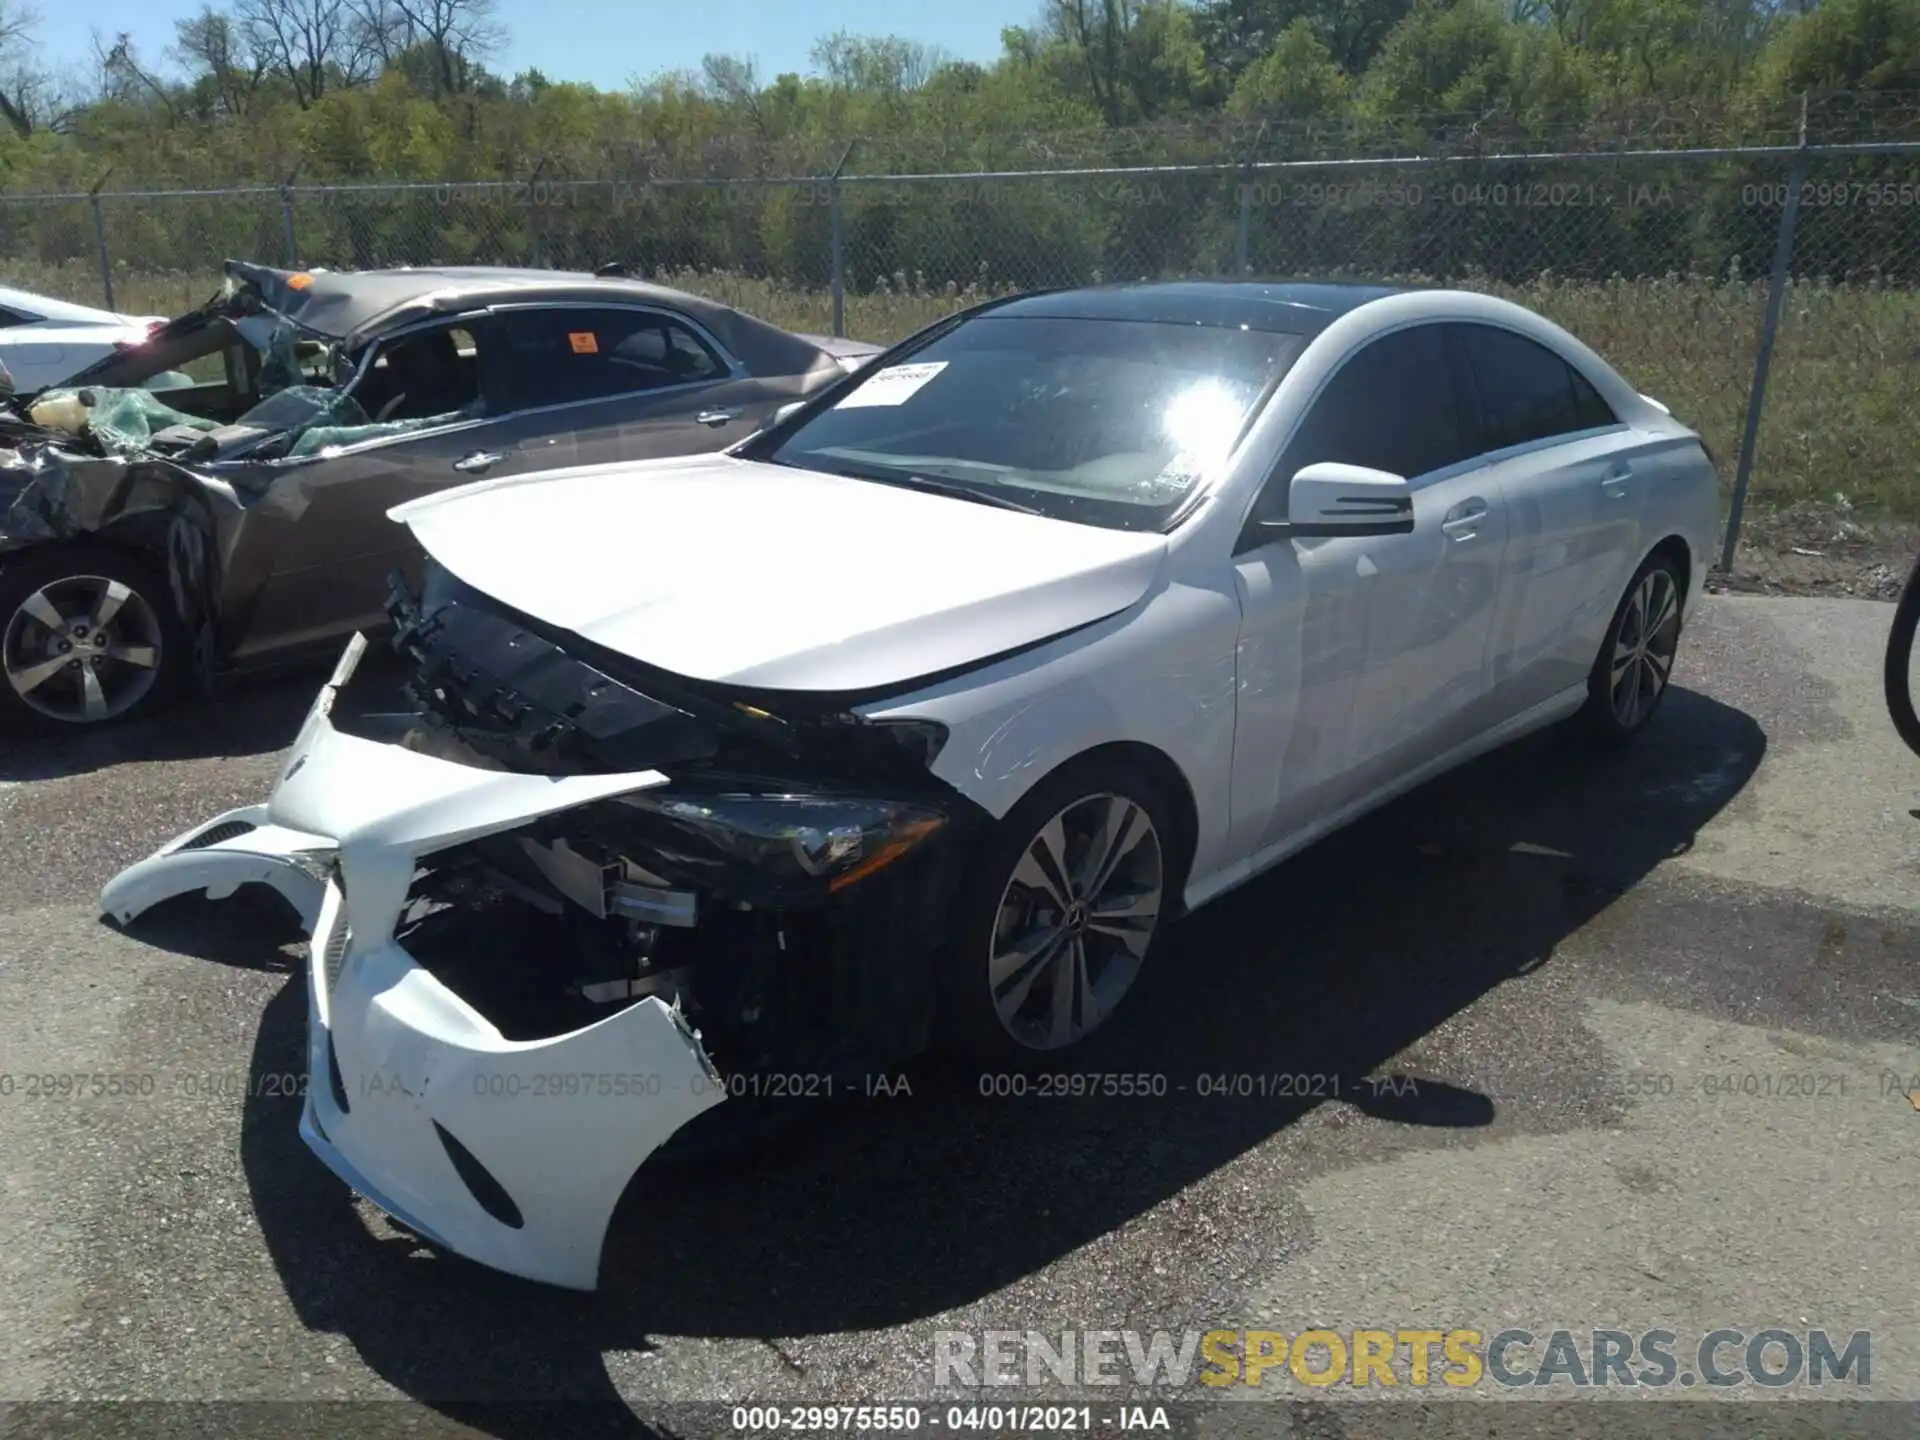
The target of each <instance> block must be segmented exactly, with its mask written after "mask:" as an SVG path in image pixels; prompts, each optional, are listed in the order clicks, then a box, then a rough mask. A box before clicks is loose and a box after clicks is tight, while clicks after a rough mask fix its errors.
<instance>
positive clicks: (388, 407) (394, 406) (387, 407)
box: [373, 390, 407, 425]
mask: <svg viewBox="0 0 1920 1440" xmlns="http://www.w3.org/2000/svg"><path fill="white" fill-rule="evenodd" d="M406 398H407V392H406V391H404V390H402V391H401V392H400V393H399V394H398V395H396V396H394V397H393V398H392V399H391V400H389V401H387V403H386V404H384V405H382V406H381V407H380V413H379V414H378V415H375V416H374V417H373V423H374V424H376V425H378V424H380V423H381V422H382V421H384V420H385V419H386V418H387V417H388V416H389V415H391V414H393V412H394V411H396V410H398V409H399V408H400V405H401V402H402V401H404V400H405V399H406Z"/></svg>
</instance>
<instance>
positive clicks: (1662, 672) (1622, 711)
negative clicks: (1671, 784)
mask: <svg viewBox="0 0 1920 1440" xmlns="http://www.w3.org/2000/svg"><path fill="white" fill-rule="evenodd" d="M1679 645H1680V592H1679V588H1678V587H1677V586H1676V585H1675V584H1674V582H1673V576H1672V575H1671V574H1669V573H1668V572H1667V571H1665V570H1649V571H1648V572H1647V573H1646V574H1645V575H1643V576H1642V577H1641V578H1640V583H1639V584H1637V585H1635V586H1634V587H1633V594H1632V595H1631V596H1630V597H1628V600H1627V608H1626V610H1625V611H1624V612H1622V614H1621V616H1620V626H1619V629H1618V630H1616V631H1615V632H1614V637H1613V659H1612V669H1611V672H1610V674H1611V682H1610V688H1609V690H1608V698H1609V700H1610V701H1611V703H1612V706H1613V718H1614V719H1615V720H1616V721H1618V722H1619V723H1620V725H1621V726H1622V727H1623V728H1624V729H1627V730H1632V729H1636V728H1637V727H1638V726H1639V725H1640V724H1641V722H1642V721H1644V720H1645V719H1646V718H1647V716H1648V715H1649V714H1650V713H1651V712H1652V710H1653V707H1654V706H1655V705H1656V704H1657V703H1658V702H1659V699H1660V695H1661V692H1662V691H1664V690H1665V689H1666V688H1667V679H1668V677H1669V675H1671V674H1672V672H1673V657H1674V653H1675V651H1677V650H1678V649H1679Z"/></svg>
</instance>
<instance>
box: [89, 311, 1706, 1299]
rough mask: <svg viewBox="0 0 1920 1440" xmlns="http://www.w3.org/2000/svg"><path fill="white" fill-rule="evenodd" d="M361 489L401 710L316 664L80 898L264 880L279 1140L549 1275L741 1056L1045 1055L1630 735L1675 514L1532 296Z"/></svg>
mask: <svg viewBox="0 0 1920 1440" xmlns="http://www.w3.org/2000/svg"><path fill="white" fill-rule="evenodd" d="M393 513H394V517H395V519H397V520H399V521H401V522H403V523H405V524H406V525H408V526H410V527H411V529H412V531H413V533H414V535H415V537H416V538H417V539H418V540H419V541H420V543H421V545H422V546H423V548H424V549H425V551H426V553H427V555H428V557H429V561H428V564H427V568H426V571H425V573H424V575H423V576H422V577H421V579H420V581H419V583H418V585H417V586H410V585H407V584H401V585H398V586H397V587H396V591H395V598H394V604H393V618H394V621H395V625H396V635H395V641H396V644H397V646H398V647H399V649H400V650H401V652H402V653H403V654H404V655H406V656H407V657H409V663H410V666H411V675H412V679H411V683H410V701H409V707H408V708H407V709H406V711H405V713H400V714H393V715H373V716H371V717H363V718H360V719H356V720H351V721H349V720H347V719H345V718H336V715H335V700H336V697H338V696H339V695H341V694H342V693H344V692H345V691H346V690H347V689H348V688H349V687H351V686H352V685H353V683H354V682H353V677H354V674H355V667H356V664H357V662H358V660H359V658H360V655H361V651H362V648H363V642H361V641H359V640H358V639H356V641H355V643H354V644H353V645H352V646H350V647H349V649H348V652H347V654H346V656H345V658H344V659H343V661H342V662H341V664H340V666H339V668H338V669H337V670H336V671H335V673H334V676H333V678H332V680H331V681H330V682H329V684H328V685H327V686H326V687H325V688H324V689H323V690H322V692H321V694H320V697H319V699H318V701H317V702H316V704H315V705H314V708H313V710H312V712H311V714H310V715H309V717H308V720H307V722H306V725H305V727H304V729H303V730H302V731H301V734H300V736H299V738H298V740H297V741H296V742H295V744H294V746H293V750H292V753H291V755H290V756H289V758H288V761H287V764H286V768H285V769H284V770H283V772H282V773H281V776H280V780H279V782H278V784H277V785H276V787H275V789H274V791H273V794H272V796H271V797H270V798H269V800H268V802H267V803H266V804H265V805H263V806H258V807H254V808H251V809H247V810H241V811H236V812H233V813H231V814H227V815H221V816H218V817H215V818H214V819H212V820H210V821H208V822H207V823H206V824H205V825H203V826H201V827H199V828H198V829H196V830H194V831H192V832H190V833H188V834H187V835H184V836H182V837H180V838H179V839H177V840H175V841H173V842H172V843H171V844H169V845H167V846H166V847H165V848H163V849H162V850H161V851H160V852H159V853H157V854H156V855H154V856H152V857H151V858H149V859H147V860H144V861H142V862H140V863H139V864H137V865H135V866H133V867H132V868H131V869H129V870H127V871H126V872H124V873H123V874H121V875H120V876H118V877H117V878H116V879H114V880H113V881H112V882H111V883H110V884H109V885H108V886H107V887H106V890H105V892H104V894H103V897H102V904H103V908H104V909H105V911H106V912H107V914H108V915H109V916H111V917H112V918H114V919H115V920H117V921H120V922H126V921H129V920H132V919H133V918H135V917H136V916H138V915H139V914H140V913H141V912H142V911H144V910H146V909H147V908H148V907H150V906H152V905H154V904H156V903H158V902H159V901H161V900H164V899H166V898H168V897H171V896H175V895H181V894H187V893H192V892H204V893H205V894H207V895H209V896H212V897H215V898H218V897H221V896H224V895H228V894H231V893H232V892H233V891H234V890H235V889H236V888H237V887H239V886H241V885H243V884H253V883H258V884H264V885H268V886H271V887H273V888H274V889H276V890H278V891H279V893H280V894H281V895H283V896H284V897H285V898H286V899H287V900H288V902H289V903H290V904H292V905H293V906H294V907H295V909H296V910H298V912H299V913H300V914H301V916H302V917H303V919H304V920H305V922H306V923H307V925H308V927H309V928H310V930H311V932H312V935H313V946H312V954H313V962H312V964H311V966H310V967H309V971H310V974H309V980H308V994H309V1009H308V1015H309V1035H310V1039H309V1064H310V1067H311V1083H310V1085H309V1086H308V1094H307V1101H306V1109H305V1113H304V1116H303V1118H302V1122H301V1132H302V1134H303V1136H304V1137H305V1139H306V1141H307V1143H308V1144H309V1145H310V1146H311V1147H312V1149H313V1150H314V1151H315V1152H316V1153H317V1154H318V1155H319V1156H320V1157H321V1159H323V1160H324V1161H325V1162H326V1163H327V1164H328V1165H329V1166H330V1167H332V1169H333V1170H334V1171H335V1172H337V1173H338V1174H339V1175H340V1176H341V1177H342V1178H343V1179H344V1180H345V1181H346V1182H347V1183H348V1184H349V1185H351V1186H352V1187H353V1188H354V1189H355V1190H357V1191H359V1192H360V1193H361V1194H363V1195H365V1196H366V1197H367V1198H368V1199H370V1200H372V1201H373V1202H374V1203H375V1204H376V1205H378V1206H380V1207H381V1208H382V1209H384V1210H386V1211H388V1212H390V1213H391V1214H392V1215H394V1216H395V1217H396V1218H397V1219H399V1220H400V1221H402V1222H403V1223H404V1224H406V1225H407V1226H409V1227H411V1228H412V1229H414V1230H416V1231H418V1232H419V1233H420V1234H422V1235H423V1236H425V1237H426V1238H428V1239H429V1240H432V1241H435V1242H437V1243H439V1244H440V1245H442V1246H444V1247H446V1248H448V1249H451V1250H453V1251H456V1252H459V1253H461V1254H463V1255H467V1256H470V1257H472V1258H474V1259H476V1260H479V1261H482V1262H484V1263H486V1264H488V1265H492V1266H496V1267H498V1268H500V1269H502V1270H506V1271H510V1272H513V1273H515V1274H518V1275H523V1276H528V1277H531V1278H534V1279H537V1280H543V1281H548V1282H551V1283H554V1284H557V1285H563V1286H572V1287H576V1288H581V1289H591V1288H593V1287H594V1286H595V1285H596V1284H597V1282H598V1272H599V1264H600V1254H601V1249H602V1243H603V1240H604V1237H605V1234H606V1230H607V1226H608V1223H609V1220H610V1218H611V1216H612V1214H613V1211H614V1208H615V1206H616V1204H617V1203H618V1201H619V1199H620V1196H621V1194H622V1192H623V1190H624V1189H625V1188H626V1187H627V1185H628V1183H629V1182H630V1180H631V1179H632V1177H633V1175H634V1172H635V1171H636V1169H637V1168H638V1167H639V1166H640V1165H641V1163H642V1162H643V1161H645V1160H646V1159H647V1157H648V1156H649V1155H650V1154H652V1153H653V1152H654V1151H655V1150H657V1149H658V1148H659V1147H660V1146H661V1145H662V1144H663V1143H664V1142H666V1141H667V1140H668V1138H669V1137H670V1136H671V1135H673V1134H674V1132H675V1131H677V1130H679V1129H680V1128H681V1127H682V1126H685V1125H686V1124H687V1123H688V1122H689V1121H691V1120H692V1119H693V1118H694V1117H696V1116H697V1115H699V1114H700V1113H701V1112H702V1111H704V1110H707V1109H708V1108H709V1107H711V1106H713V1105H715V1104H717V1103H720V1102H721V1101H722V1099H723V1098H724V1097H725V1096H726V1095H727V1094H728V1092H729V1089H730V1088H732V1083H733V1081H734V1080H735V1079H736V1078H737V1077H740V1076H753V1075H772V1074H781V1075H795V1074H808V1075H820V1076H834V1075H865V1074H868V1073H872V1072H874V1071H875V1070H876V1069H877V1068H883V1067H886V1066H888V1065H892V1064H896V1063H898V1062H899V1061H901V1060H903V1059H905V1058H907V1057H909V1056H911V1055H912V1054H914V1053H916V1052H918V1051H920V1050H922V1049H924V1048H926V1047H928V1046H929V1045H931V1044H934V1043H936V1042H944V1043H949V1044H952V1045H954V1046H957V1047H959V1048H961V1049H962V1050H964V1051H965V1052H967V1053H970V1054H972V1055H974V1056H977V1057H979V1058H981V1059H982V1060H983V1061H987V1062H990V1063H992V1064H995V1065H1008V1064H1020V1063H1045V1062H1048V1061H1050V1060H1052V1059H1054V1058H1056V1057H1058V1056H1060V1055H1061V1054H1062V1053H1063V1052H1066V1051H1068V1050H1069V1049H1070V1047H1072V1046H1074V1045H1075V1044H1077V1043H1078V1042H1080V1041H1082V1040H1084V1039H1085V1038H1086V1037H1087V1036H1088V1035H1090V1034H1092V1033H1094V1032H1095V1031H1097V1030H1099V1029H1100V1027H1101V1026H1102V1024H1103V1023H1104V1022H1105V1021H1106V1020H1107V1018H1108V1017H1109V1016H1111V1015H1112V1014H1113V1013H1114V1012H1115V1010H1116V1008H1117V1007H1119V1006H1120V1005H1122V1004H1123V1003H1124V1002H1125V1000H1126V998H1127V996H1128V994H1129V992H1130V991H1132V990H1133V989H1134V988H1135V986H1136V984H1137V983H1138V981H1139V979H1140V977H1141V976H1142V974H1143V972H1144V969H1145V967H1147V966H1150V965H1152V964H1154V963H1155V957H1156V954H1157V952H1158V945H1157V942H1158V941H1159V939H1160V937H1161V935H1162V932H1163V931H1164V929H1165V927H1166V925H1167V924H1168V922H1170V921H1172V920H1173V919H1175V918H1176V917H1177V916H1179V915H1180V914H1181V913H1183V912H1184V911H1187V910H1191V909H1192V908H1194V907H1196V906H1199V905H1202V904H1205V903H1206V902H1208V901H1209V900H1212V899H1214V898H1215V897H1216V896H1219V895H1221V894H1222V893H1224V892H1225V891H1227V890H1229V889H1231V888H1233V887H1234V886H1236V885H1238V884H1240V883H1241V882H1242V881H1244V880H1246V879H1248V878H1249V877H1250V876H1253V875H1255V874H1258V873H1259V872H1260V871H1262V870H1264V869H1266V868H1267V867H1269V866H1271V865H1273V864H1274V863H1276V862H1277V861H1279V860H1281V859H1282V858H1284V857H1285V856H1287V855H1289V854H1291V853H1292V852H1294V851H1296V850H1298V849H1300V848H1301V847H1302V846H1305V845H1307V844H1309V843H1310V842H1312V841H1313V840H1314V839H1316V838H1317V837H1319V836H1321V835H1324V834H1326V833H1327V832H1328V831H1330V830H1332V829H1334V828H1335V827H1337V826H1340V825H1342V824H1344V823H1345V822H1347V821H1349V820H1351V819H1353V818H1354V817H1356V816H1358V815H1360V814H1362V813H1363V812H1365V811H1367V810H1370V809H1372V808H1373V807H1375V806H1378V805H1380V804H1382V803H1383V802H1385V801H1387V800H1388V799H1390V798H1392V797H1393V796H1395V795H1398V794H1400V793H1402V792H1403V791H1406V790H1408V789H1409V788H1411V787H1413V786H1415V785H1418V784H1419V783H1421V782H1422V781H1423V780H1426V779H1428V778H1429V777H1432V776H1434V775H1437V774H1439V773H1440V772H1442V771H1444V770H1446V769H1448V768H1450V767H1452V766H1455V765H1458V764H1460V763H1461V762H1463V761H1465V760H1467V759H1469V758H1471V757H1473V756H1476V755H1479V754H1482V753H1484V752H1486V751H1488V750H1491V749H1493V748H1495V747H1496V746H1499V745H1502V744H1504V743H1505V742H1507V741H1510V740H1512V739H1514V738H1516V737H1518V736H1520V735H1522V734H1525V733H1527V732H1529V731H1532V730H1536V729H1539V728H1541V727H1543V726H1546V725H1549V724H1553V723H1555V722H1559V721H1563V720H1565V721H1572V722H1574V724H1573V725H1571V726H1570V727H1569V730H1570V731H1573V730H1578V731H1579V732H1580V733H1582V734H1584V735H1587V736H1589V737H1591V738H1595V739H1600V740H1622V739H1626V738H1628V737H1631V736H1633V735H1635V734H1637V733H1638V732H1639V731H1641V730H1642V729H1643V728H1644V727H1645V726H1646V725H1647V724H1648V723H1649V722H1650V721H1651V719H1652V718H1653V717H1654V715H1655V714H1656V712H1657V710H1658V708H1659V706H1660V702H1661V700H1662V698H1663V697H1664V695H1665V693H1666V689H1667V683H1668V677H1669V673H1670V670H1671V667H1672V665H1673V662H1674V655H1675V649H1676V646H1677V644H1678V640H1679V636H1680V631H1681V627H1682V624H1683V621H1684V620H1685V618H1686V617H1687V616H1688V615H1689V614H1690V613H1691V610H1692V607H1693V605H1694V604H1695V602H1696V601H1697V599H1698V597H1699V595H1700V592H1701V588H1702V586H1701V580H1702V577H1703V576H1704V574H1705V569H1706V564H1707V556H1708V554H1709V546H1710V545H1711V543H1712V540H1713V535H1714V530H1715V527H1716V523H1717V499H1716V484H1715V477H1714V472H1713V467H1712V464H1711V462H1710V460H1709V458H1708V456H1707V455H1706V453H1705V451H1704V449H1703V447H1702V445H1701V443H1700V440H1699V439H1698V437H1697V436H1696V435H1695V434H1694V433H1693V432H1692V431H1690V430H1688V429H1687V428H1686V427H1685V426H1683V425H1682V424H1680V423H1679V422H1678V421H1677V420H1675V419H1673V418H1672V417H1671V416H1670V415H1669V414H1668V413H1667V411H1666V409H1665V408H1664V407H1663V406H1661V405H1659V404H1658V403H1656V402H1654V401H1651V400H1649V399H1647V398H1645V397H1643V396H1641V395H1639V394H1637V393H1636V392H1635V390H1634V389H1633V387H1632V386H1631V385H1629V384H1628V383H1627V382H1626V381H1624V380H1623V379H1621V377H1620V376H1619V375H1617V374H1616V373H1615V372H1614V371H1613V370H1612V369H1611V368H1609V367H1608V365H1607V364H1606V363H1605V362H1604V361H1602V360H1601V359H1600V358H1599V357H1598V356H1597V355H1595V354H1594V353H1593V352H1592V351H1591V350H1589V349H1587V348H1586V347H1585V346H1584V345H1582V344H1581V343H1580V342H1579V341H1577V340H1575V339H1574V338H1573V337H1572V336H1570V335H1568V334H1567V333H1565V332H1564V331H1562V330H1561V329H1559V328H1558V327H1556V326H1554V325H1552V324H1550V323H1549V322H1547V321H1546V320H1543V319H1542V318H1540V317H1539V316H1537V315H1534V314H1532V313H1531V312H1529V311H1526V310H1524V309H1521V308H1519V307H1517V306H1514V305H1511V304H1508V303H1506V302H1504V301H1500V300H1496V299H1492V298H1489V297H1486V296H1480V295H1472V294H1464V293H1455V292H1445V291H1394V290H1388V289H1380V288H1371V287H1358V286H1343V285H1319V284H1289V285H1270V284H1256V283H1252V282H1207V283H1179V284H1161V285H1137V286H1118V287H1110V288H1096V289H1089V290H1079V291H1067V292H1058V293H1050V294H1043V295H1032V296H1025V297H1018V298H1014V299H1011V300H1005V301H998V302H994V303H991V304H989V305H986V306H983V307H980V308H978V309H976V310H972V311H969V312H967V313H965V314H963V315H959V316H956V317H953V318H952V319H950V320H948V321H945V322H942V323H941V324H940V325H937V326H935V327H933V328H932V329H930V330H928V331H926V332H923V333H922V334H921V335H918V336H916V337H914V338H913V339H912V340H910V341H907V342H905V343H904V344H903V345H901V346H900V347H898V348H897V349H896V350H895V351H893V352H891V353H889V354H887V355H885V356H883V357H881V359H880V360H879V361H877V362H876V363H875V364H874V365H872V366H870V367H868V368H866V369H864V370H862V371H860V372H858V373H856V374H853V375H850V376H849V377H847V379H845V380H844V381H842V382H840V383H839V384H838V385H836V386H835V387H833V388H831V389H829V390H826V391H823V392H822V393H821V394H820V395H819V396H817V397H816V398H814V399H812V400H810V401H808V402H806V403H805V404H804V405H803V406H801V407H800V408H799V409H798V410H797V411H796V412H793V413H789V414H786V415H785V416H784V417H783V418H781V419H780V420H779V421H778V422H777V423H776V424H775V425H773V426H772V427H771V428H769V429H768V430H766V431H763V432H762V433H760V434H759V435H756V436H754V437H752V438H751V439H749V440H748V441H746V442H744V443H743V444H741V445H739V446H736V447H735V448H734V449H733V450H732V451H730V452H728V453H727V454H725V455H719V456H710V457H705V458H698V459H675V460H663V461H650V462H645V463H640V464H633V465H620V466H600V467H595V468H590V469H576V470H567V471H557V472H552V473H548V474H544V475H535V476H527V477H513V478H508V479H503V480H498V481H488V482H482V483H480V484H477V485H474V486H470V487H467V488H465V489H462V490H459V491H455V492H451V493H448V494H443V495H439V496H434V497H430V498H428V499H425V500H422V501H418V502H415V503H413V504H411V505H407V506H403V507H401V508H400V509H399V510H396V511H395V512H393ZM355 708H356V707H348V706H342V707H340V716H341V717H344V716H345V715H346V714H347V713H348V711H349V710H350V709H355Z"/></svg>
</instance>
